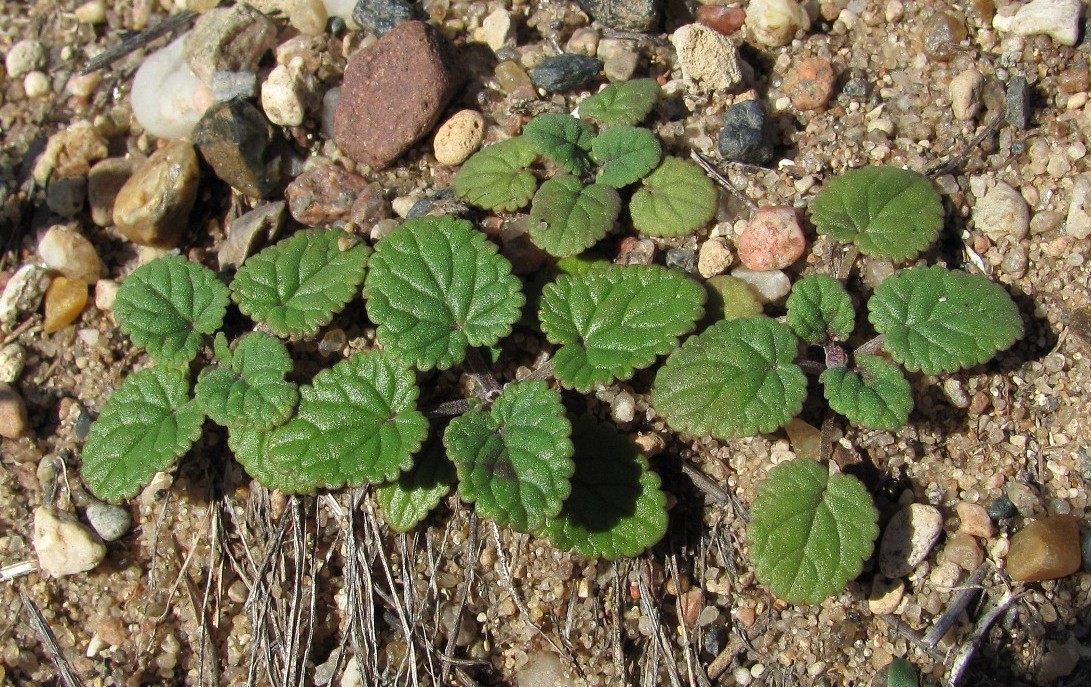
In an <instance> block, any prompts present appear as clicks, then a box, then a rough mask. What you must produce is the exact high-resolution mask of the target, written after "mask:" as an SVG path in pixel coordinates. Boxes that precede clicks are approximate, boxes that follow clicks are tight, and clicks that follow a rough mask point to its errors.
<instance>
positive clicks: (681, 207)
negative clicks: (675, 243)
mask: <svg viewBox="0 0 1091 687" xmlns="http://www.w3.org/2000/svg"><path fill="white" fill-rule="evenodd" d="M716 202H717V196H716V188H715V187H714V186H713V185H712V182H711V181H710V180H709V178H708V177H707V176H705V173H704V172H702V171H701V168H700V167H698V166H696V165H692V164H690V163H688V162H686V161H685V160H682V159H679V158H677V157H666V158H663V162H662V164H660V165H659V167H658V168H657V169H656V170H655V171H654V172H652V173H651V174H650V175H648V176H647V177H645V178H644V183H643V184H642V185H641V187H640V189H639V190H638V191H637V192H636V193H634V194H633V199H632V201H630V203H629V213H630V214H631V215H632V218H633V226H634V227H636V229H637V231H641V232H643V233H645V234H647V235H648V236H682V235H684V234H688V233H690V232H691V231H693V230H695V229H699V228H701V227H703V226H704V225H706V224H708V223H709V221H710V220H711V219H712V218H713V217H714V216H715V215H716Z"/></svg>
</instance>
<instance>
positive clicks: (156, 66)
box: [129, 36, 211, 139]
mask: <svg viewBox="0 0 1091 687" xmlns="http://www.w3.org/2000/svg"><path fill="white" fill-rule="evenodd" d="M184 43H185V37H184V36H183V37H181V38H178V39H176V40H175V41H174V42H172V43H169V44H168V45H166V46H165V47H163V48H160V49H159V50H156V51H155V52H153V53H152V54H150V55H148V56H147V57H145V58H144V61H143V62H141V63H140V67H139V68H138V69H137V70H136V76H134V77H133V87H132V91H131V92H130V95H129V102H130V104H131V105H132V108H133V116H134V117H135V118H136V121H137V122H138V123H139V124H140V126H142V127H143V128H144V130H145V131H147V132H148V133H149V134H151V135H152V136H157V137H159V138H167V139H178V138H187V137H188V136H189V135H190V133H191V132H192V131H193V127H194V126H196V125H197V122H198V120H200V119H201V115H202V114H204V111H205V109H206V108H207V107H208V106H209V105H210V104H211V98H208V97H206V96H207V95H208V94H207V92H205V91H204V86H203V84H202V83H201V80H200V79H199V78H198V77H197V74H195V73H194V71H193V70H192V69H190V67H189V65H188V64H186V59H185V56H184V54H183V53H184V49H185V45H184Z"/></svg>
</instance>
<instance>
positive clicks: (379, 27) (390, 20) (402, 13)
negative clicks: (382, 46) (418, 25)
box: [352, 0, 423, 36]
mask: <svg viewBox="0 0 1091 687" xmlns="http://www.w3.org/2000/svg"><path fill="white" fill-rule="evenodd" d="M422 18H423V17H422V15H421V14H420V13H419V12H418V11H417V10H416V9H415V8H414V6H413V5H412V4H411V3H409V2H407V1H406V0H359V1H358V2H357V3H356V6H355V7H354V8H353V9H352V20H353V21H354V22H356V24H357V26H359V27H360V28H362V29H363V30H364V31H367V32H368V33H373V34H375V35H376V36H385V35H386V34H387V33H389V32H390V31H391V30H393V29H394V27H395V26H397V25H398V24H401V23H403V22H407V21H410V20H412V19H422Z"/></svg>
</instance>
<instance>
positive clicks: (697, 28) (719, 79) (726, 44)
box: [671, 24, 743, 91]
mask: <svg viewBox="0 0 1091 687" xmlns="http://www.w3.org/2000/svg"><path fill="white" fill-rule="evenodd" d="M671 43H673V44H674V48H675V50H677V51H678V66H679V67H681V68H682V75H683V76H685V77H686V78H687V79H692V80H693V81H695V82H697V83H698V84H699V85H700V86H701V87H702V88H704V89H705V90H707V91H721V90H723V91H726V90H730V89H732V88H735V87H736V86H738V85H739V84H741V83H742V80H743V74H742V67H741V66H740V63H741V59H740V58H739V52H738V49H737V48H736V47H735V44H734V43H733V42H732V41H731V40H730V39H729V38H727V37H726V36H724V35H722V34H720V33H718V32H716V31H714V30H712V29H710V28H708V27H707V26H705V25H704V24H686V25H685V26H681V27H679V28H678V29H677V30H676V31H675V32H674V33H673V34H672V35H671Z"/></svg>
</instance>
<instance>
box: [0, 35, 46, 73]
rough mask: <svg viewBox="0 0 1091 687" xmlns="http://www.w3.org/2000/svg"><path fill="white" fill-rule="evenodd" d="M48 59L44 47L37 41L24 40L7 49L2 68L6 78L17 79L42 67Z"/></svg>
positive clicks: (31, 39)
mask: <svg viewBox="0 0 1091 687" xmlns="http://www.w3.org/2000/svg"><path fill="white" fill-rule="evenodd" d="M48 57H49V55H48V54H47V53H46V49H45V46H44V45H42V44H41V43H40V42H39V41H36V40H34V39H33V38H24V39H23V40H21V41H18V42H16V43H15V44H14V45H12V46H11V48H10V49H8V54H7V56H6V57H4V67H5V69H6V70H7V73H8V76H10V77H12V78H16V79H17V78H20V77H22V76H25V75H26V74H28V73H29V72H31V71H34V70H35V69H41V68H42V67H44V66H45V64H46V59H47V58H48Z"/></svg>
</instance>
